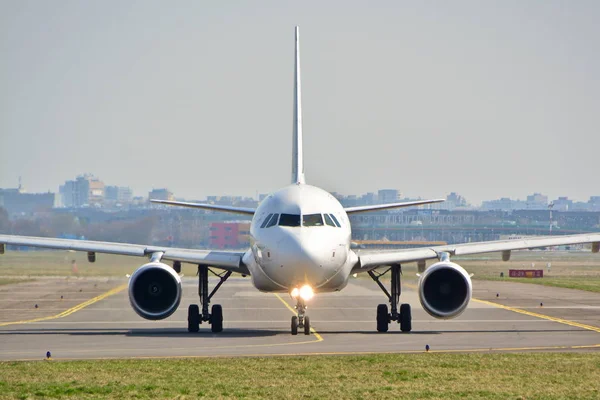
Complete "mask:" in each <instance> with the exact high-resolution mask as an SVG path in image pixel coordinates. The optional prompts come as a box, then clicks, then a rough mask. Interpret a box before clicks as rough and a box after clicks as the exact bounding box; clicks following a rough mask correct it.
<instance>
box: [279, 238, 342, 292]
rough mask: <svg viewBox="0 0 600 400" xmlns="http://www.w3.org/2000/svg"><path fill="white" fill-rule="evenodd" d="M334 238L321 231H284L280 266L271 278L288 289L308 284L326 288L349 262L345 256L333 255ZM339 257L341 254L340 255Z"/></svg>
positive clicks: (280, 241)
mask: <svg viewBox="0 0 600 400" xmlns="http://www.w3.org/2000/svg"><path fill="white" fill-rule="evenodd" d="M330 242H331V237H329V236H327V235H323V234H321V232H320V229H319V228H314V229H313V228H306V229H288V228H283V232H282V235H281V236H280V239H279V241H278V243H277V250H276V251H277V253H276V255H277V263H276V265H274V266H273V267H272V269H271V271H270V272H271V274H270V276H271V277H272V279H274V280H276V281H277V282H278V283H279V284H281V285H284V286H286V287H295V286H297V285H301V284H305V283H308V284H310V285H311V286H312V287H313V288H318V287H319V286H321V285H323V284H325V283H326V282H327V281H328V280H329V279H331V277H333V276H334V275H335V274H336V272H337V271H338V270H339V268H340V267H341V266H342V264H343V263H344V261H345V257H344V256H343V255H342V254H337V257H336V255H334V254H333V252H334V250H333V249H335V246H334V245H333V244H332V243H330ZM338 253H339V252H338Z"/></svg>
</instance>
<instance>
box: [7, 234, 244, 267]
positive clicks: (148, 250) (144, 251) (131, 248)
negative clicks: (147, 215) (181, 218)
mask: <svg viewBox="0 0 600 400" xmlns="http://www.w3.org/2000/svg"><path fill="white" fill-rule="evenodd" d="M0 244H2V245H4V244H7V245H13V246H31V247H42V248H47V249H56V250H75V251H87V252H90V253H107V254H117V255H123V256H138V257H149V256H151V255H152V254H153V253H163V255H162V257H161V260H171V261H181V262H186V263H190V264H198V265H208V266H211V267H216V268H221V269H224V270H228V271H233V272H239V273H241V274H249V271H248V268H246V266H245V265H244V263H242V257H243V256H244V252H240V251H237V252H235V251H232V252H229V251H213V250H195V249H180V248H174V247H165V246H146V245H142V244H129V243H114V242H96V241H92V240H73V239H55V238H44V237H30V236H13V235H0ZM2 249H3V247H2ZM0 253H1V252H0Z"/></svg>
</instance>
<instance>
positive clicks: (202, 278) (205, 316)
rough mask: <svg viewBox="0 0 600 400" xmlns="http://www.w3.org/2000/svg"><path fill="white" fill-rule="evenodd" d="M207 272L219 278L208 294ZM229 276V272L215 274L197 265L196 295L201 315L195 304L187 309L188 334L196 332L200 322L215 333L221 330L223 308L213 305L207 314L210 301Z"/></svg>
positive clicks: (203, 266) (205, 267)
mask: <svg viewBox="0 0 600 400" xmlns="http://www.w3.org/2000/svg"><path fill="white" fill-rule="evenodd" d="M208 271H210V272H212V274H213V275H215V276H217V277H219V278H220V281H219V283H217V285H216V286H215V287H214V289H213V290H212V291H211V292H210V293H209V292H208ZM230 276H231V271H227V272H224V273H221V274H217V273H216V272H214V271H213V270H211V269H210V268H208V267H207V266H205V265H198V295H199V296H200V304H201V305H202V313H200V308H199V307H198V305H197V304H190V306H189V307H188V332H198V331H199V330H200V324H201V323H202V322H208V323H209V324H210V330H211V331H213V332H215V333H217V332H221V331H222V330H223V308H222V307H221V305H220V304H213V306H212V309H211V312H210V313H209V312H208V306H209V304H210V299H211V298H212V297H213V296H214V294H215V293H217V290H219V288H220V287H221V285H222V284H223V282H225V281H226V280H227V278H229V277H230Z"/></svg>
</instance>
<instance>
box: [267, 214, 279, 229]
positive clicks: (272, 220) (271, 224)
mask: <svg viewBox="0 0 600 400" xmlns="http://www.w3.org/2000/svg"><path fill="white" fill-rule="evenodd" d="M277 218H279V214H273V216H272V217H271V220H270V221H269V223H268V224H267V228H270V227H272V226H273V225H277Z"/></svg>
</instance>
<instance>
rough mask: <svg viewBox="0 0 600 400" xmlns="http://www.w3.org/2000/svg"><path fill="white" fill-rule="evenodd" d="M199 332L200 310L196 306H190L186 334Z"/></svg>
mask: <svg viewBox="0 0 600 400" xmlns="http://www.w3.org/2000/svg"><path fill="white" fill-rule="evenodd" d="M199 330H200V308H199V307H198V305H197V304H190V306H189V307H188V332H198V331H199Z"/></svg>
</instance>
